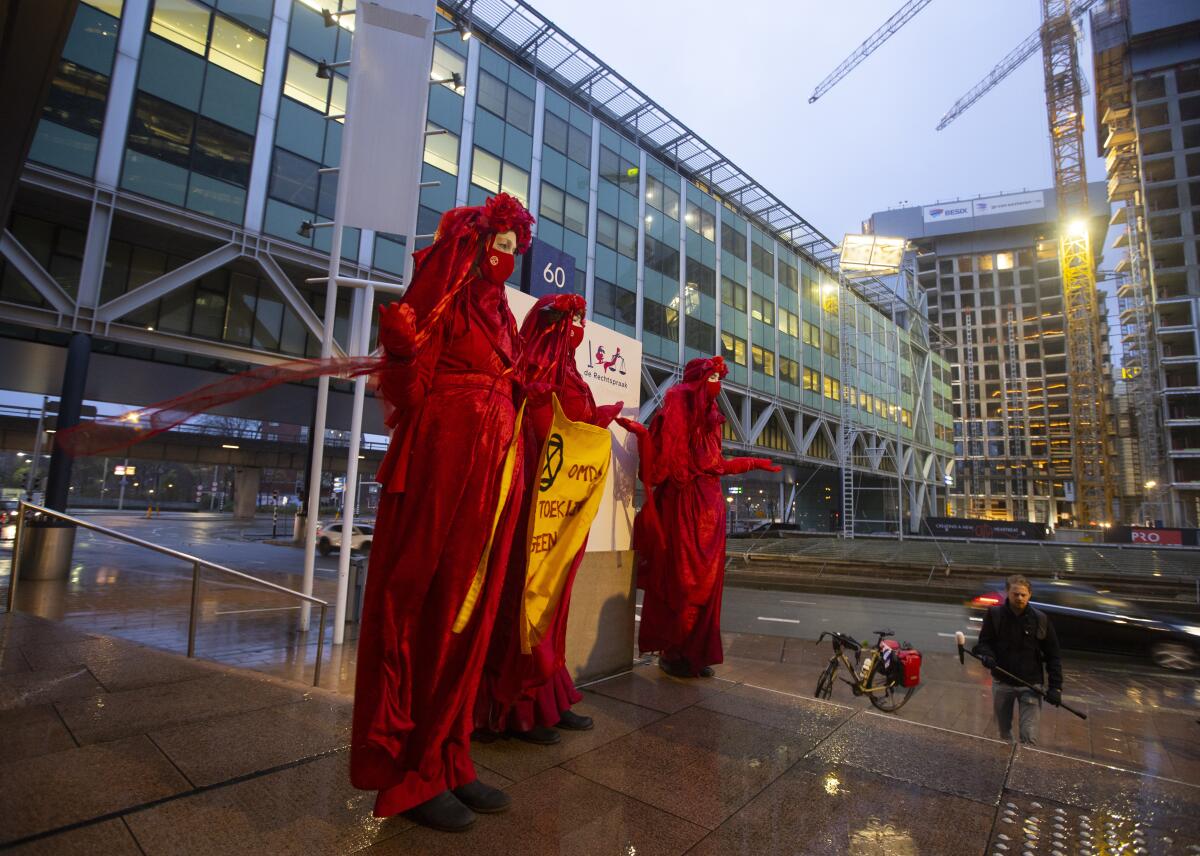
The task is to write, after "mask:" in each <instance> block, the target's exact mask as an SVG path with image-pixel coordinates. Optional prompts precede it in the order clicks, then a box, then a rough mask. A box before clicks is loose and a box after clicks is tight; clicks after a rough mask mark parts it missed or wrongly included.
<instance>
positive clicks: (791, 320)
mask: <svg viewBox="0 0 1200 856" xmlns="http://www.w3.org/2000/svg"><path fill="white" fill-rule="evenodd" d="M779 329H780V330H781V331H783V332H784V333H787V334H788V335H789V336H795V337H796V338H797V339H799V338H800V316H799V315H796V314H795V313H794V312H789V311H788V310H786V309H783V308H780V310H779Z"/></svg>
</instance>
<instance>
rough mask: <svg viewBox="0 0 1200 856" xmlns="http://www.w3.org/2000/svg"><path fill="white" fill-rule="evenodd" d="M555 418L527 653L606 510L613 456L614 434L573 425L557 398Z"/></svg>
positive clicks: (530, 562) (532, 528) (533, 532)
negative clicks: (603, 505)
mask: <svg viewBox="0 0 1200 856" xmlns="http://www.w3.org/2000/svg"><path fill="white" fill-rule="evenodd" d="M551 399H552V404H553V407H554V418H553V421H552V422H551V424H550V433H549V434H548V435H547V437H546V442H545V443H544V444H543V446H542V451H541V455H540V456H539V457H538V461H539V462H540V465H541V469H540V472H539V474H538V480H537V485H536V487H537V490H536V492H535V494H534V497H533V502H532V503H531V507H530V509H529V529H528V540H527V549H526V559H527V562H526V570H525V598H524V602H523V604H522V611H523V613H524V614H523V615H522V616H521V650H522V651H523V652H525V653H526V654H528V653H529V652H530V651H531V650H532V648H533V646H534V645H537V644H538V643H539V642H541V641H542V639H543V638H544V637H545V635H546V631H547V630H548V629H549V627H550V622H551V620H552V619H553V617H554V613H555V611H556V610H557V609H558V604H559V601H560V600H561V599H562V595H563V589H564V588H565V587H566V582H567V574H568V572H569V571H570V570H571V565H572V564H573V563H574V561H575V554H576V553H578V552H579V548H580V547H582V546H583V542H584V541H586V540H587V536H588V530H589V529H591V528H592V521H593V520H594V519H595V517H596V512H597V511H598V510H599V508H600V500H601V498H602V497H603V495H604V480H605V477H606V476H607V475H608V465H609V460H610V458H611V456H612V439H611V435H610V434H609V432H608V430H607V429H605V428H597V427H596V426H595V425H589V424H587V423H586V422H572V421H571V420H570V419H568V418H567V417H566V415H565V414H563V412H562V407H560V406H559V403H558V397H557V396H552V397H551Z"/></svg>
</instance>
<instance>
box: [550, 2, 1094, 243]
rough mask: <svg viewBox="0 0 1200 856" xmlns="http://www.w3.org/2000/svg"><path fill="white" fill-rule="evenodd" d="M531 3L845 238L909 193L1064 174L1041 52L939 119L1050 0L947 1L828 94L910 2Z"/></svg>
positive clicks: (1087, 66) (1037, 181) (957, 191)
mask: <svg viewBox="0 0 1200 856" xmlns="http://www.w3.org/2000/svg"><path fill="white" fill-rule="evenodd" d="M530 2H531V3H532V4H533V6H534V8H536V9H537V10H538V11H539V12H541V13H542V14H543V15H545V16H546V17H547V18H549V19H550V20H551V21H553V22H554V23H555V24H556V25H558V26H559V27H560V28H561V29H562V30H563V31H565V32H566V33H568V34H570V35H571V36H573V37H574V38H575V39H576V40H577V41H579V42H580V43H581V44H582V45H583V46H584V47H586V48H588V49H589V50H590V51H592V53H594V54H595V55H596V56H598V57H599V58H600V59H601V60H603V61H604V62H606V63H607V64H608V65H610V66H611V67H612V68H614V69H615V70H616V71H617V72H618V73H619V74H621V75H622V76H624V77H625V78H626V79H627V80H629V81H630V82H631V83H633V84H634V85H635V86H637V87H638V88H640V89H641V90H642V91H643V92H645V93H646V94H647V95H649V96H650V97H651V98H653V99H654V100H655V101H657V102H658V103H659V104H661V105H662V106H663V107H664V108H666V109H667V110H669V111H670V112H671V113H673V114H674V115H675V116H676V117H678V118H679V119H680V120H681V121H683V122H684V124H686V125H688V126H689V127H690V128H692V130H694V131H695V132H696V133H698V134H700V135H701V136H702V137H704V139H706V140H707V141H708V142H709V143H710V144H711V145H713V146H714V147H715V148H717V149H718V150H720V151H721V152H722V153H723V154H725V155H726V156H728V157H729V158H730V159H731V160H733V162H734V163H736V164H738V165H739V166H740V167H741V168H742V169H743V170H745V171H747V172H748V173H749V174H750V175H752V176H753V177H754V178H755V179H756V180H758V181H759V182H760V183H761V184H763V185H764V186H766V187H767V188H768V189H770V190H771V191H772V192H773V193H775V194H776V195H777V196H779V197H780V198H782V199H783V200H784V201H785V202H787V203H788V204H789V205H791V207H792V208H793V209H794V210H796V211H797V212H798V213H799V214H800V215H801V216H803V217H804V218H806V219H807V220H809V221H810V222H812V223H813V224H814V225H815V226H817V227H818V228H819V229H821V230H822V231H823V232H825V233H826V234H827V235H828V236H829V237H830V238H832V239H833V240H834V241H835V242H838V241H840V239H841V236H842V234H843V233H845V232H856V231H858V230H859V226H860V223H861V221H862V220H864V219H866V218H867V217H868V216H869V215H870V214H871V213H872V212H874V211H878V210H882V209H885V208H888V207H894V206H896V205H898V204H899V203H901V202H905V201H907V203H908V204H912V205H917V204H928V203H932V202H936V201H939V200H945V199H954V198H961V197H970V196H977V195H980V194H992V193H999V192H1010V191H1021V190H1023V189H1030V190H1032V189H1040V188H1044V187H1049V186H1050V185H1051V183H1052V178H1051V171H1050V146H1049V142H1048V131H1047V127H1046V107H1045V99H1044V97H1043V86H1042V64H1041V52H1040V51H1039V52H1038V53H1036V54H1034V55H1033V56H1032V57H1030V59H1029V60H1027V61H1026V62H1025V64H1024V65H1023V66H1021V68H1019V69H1018V70H1017V71H1016V72H1014V73H1013V74H1011V75H1010V76H1009V77H1008V78H1007V79H1006V80H1005V81H1004V82H1003V83H1001V84H1000V85H999V86H997V87H996V88H995V89H993V90H992V92H990V93H989V94H988V95H986V96H985V97H984V98H983V99H982V100H980V101H979V102H978V103H976V104H975V106H974V107H972V108H971V109H970V110H969V111H967V112H966V113H965V114H963V115H962V116H961V117H960V118H959V119H958V120H957V121H955V122H954V123H953V124H952V125H950V127H949V128H947V129H946V130H944V131H936V130H934V129H935V128H936V126H937V123H938V121H939V119H940V118H941V116H942V114H943V113H944V112H945V111H946V110H947V109H948V108H949V106H950V105H951V104H952V103H954V101H956V100H957V99H958V98H959V96H960V95H962V94H963V93H964V92H966V91H967V90H968V89H969V88H971V87H972V86H973V85H974V84H975V83H976V82H977V81H979V80H981V79H982V78H983V77H984V76H985V75H986V74H987V73H988V72H989V71H990V70H991V69H992V67H993V66H995V65H996V64H997V63H998V62H999V61H1000V59H1001V58H1002V57H1004V55H1005V54H1007V53H1008V52H1009V51H1010V50H1011V49H1012V48H1013V47H1015V46H1016V45H1017V43H1019V42H1020V41H1021V40H1023V39H1024V38H1025V37H1026V36H1028V35H1029V34H1030V33H1032V32H1034V31H1035V30H1036V29H1037V26H1038V23H1039V20H1040V8H1041V4H1040V3H1038V2H1037V0H933V2H931V3H929V5H928V6H926V7H925V8H924V9H923V10H922V11H921V12H920V13H919V14H918V15H917V16H916V17H915V18H913V19H912V20H911V21H909V23H908V24H907V25H906V26H905V27H904V28H903V29H901V30H900V31H899V32H898V33H897V34H896V35H894V36H893V37H892V38H891V39H890V40H889V41H888V42H886V43H885V44H884V45H883V46H882V47H881V48H879V49H878V50H876V51H875V52H874V53H873V54H872V55H871V56H870V57H868V58H867V59H866V61H864V62H863V63H862V64H861V65H859V67H858V68H857V69H855V70H854V71H853V72H851V74H850V75H849V76H848V77H846V78H845V79H843V80H842V82H841V83H839V84H838V85H837V86H836V87H834V88H833V89H832V90H830V91H829V92H828V93H826V94H825V95H824V97H822V98H821V99H820V100H819V101H817V103H815V104H809V103H808V96H809V95H810V94H811V92H812V90H813V87H815V86H816V84H817V83H818V82H820V81H821V80H822V79H824V77H825V76H826V75H827V74H828V73H829V72H830V71H832V70H833V69H834V68H835V67H836V66H837V65H838V64H839V63H840V62H841V61H842V60H843V59H844V58H845V57H847V56H848V55H849V54H850V53H851V51H853V50H854V49H855V48H856V47H858V45H859V44H861V43H862V41H863V40H864V39H866V38H867V36H868V35H870V34H871V33H872V32H874V30H875V29H876V28H877V27H879V26H880V25H881V24H882V23H883V22H884V21H885V20H886V19H887V18H888V17H889V16H890V15H891V14H892V13H893V12H895V11H896V10H897V9H899V8H900V7H901V6H902V5H903V0H840V2H829V0H793V2H767V0H739V2H733V3H731V2H728V0H724V2H715V0H690V2H683V0H659V2H647V0H604V1H603V2H600V3H594V2H579V0H530ZM1084 29H1085V33H1086V31H1087V28H1086V27H1085V28H1084ZM1087 51H1088V48H1087V46H1086V45H1084V46H1083V47H1082V48H1081V54H1080V57H1081V64H1082V65H1083V68H1084V71H1085V73H1086V74H1087V75H1088V76H1089V77H1090V75H1091V55H1090V52H1087ZM1087 118H1088V128H1089V129H1090V128H1091V127H1092V124H1091V123H1092V116H1091V101H1090V96H1089V99H1088V117H1087ZM1087 142H1088V155H1089V164H1088V171H1089V177H1090V178H1091V179H1092V180H1097V179H1102V178H1103V177H1104V176H1103V162H1102V161H1101V160H1100V159H1099V158H1098V157H1097V156H1096V154H1095V144H1094V137H1093V136H1092V135H1091V134H1090V133H1089V136H1088V138H1087Z"/></svg>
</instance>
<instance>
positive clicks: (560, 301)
mask: <svg viewBox="0 0 1200 856" xmlns="http://www.w3.org/2000/svg"><path fill="white" fill-rule="evenodd" d="M551 305H552V306H553V307H554V308H555V309H556V310H558V311H559V312H564V313H567V314H569V313H571V312H583V311H584V310H585V309H587V301H586V300H585V299H584V298H583V296H582V295H579V294H559V295H557V296H556V297H555V298H554V302H553V303H552V304H551Z"/></svg>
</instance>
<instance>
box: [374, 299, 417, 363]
mask: <svg viewBox="0 0 1200 856" xmlns="http://www.w3.org/2000/svg"><path fill="white" fill-rule="evenodd" d="M379 344H381V345H383V349H384V350H385V351H387V352H388V355H389V356H392V357H395V358H396V359H399V360H409V359H412V358H413V356H414V355H415V354H416V352H417V316H416V313H414V312H413V310H412V307H411V306H409V305H407V304H400V303H396V302H395V301H393V302H391V303H389V304H388V305H387V306H384V305H383V304H380V305H379Z"/></svg>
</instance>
